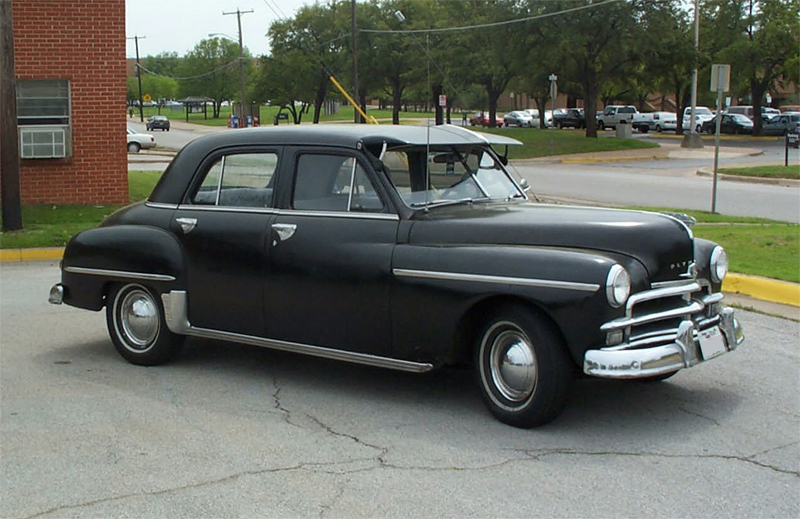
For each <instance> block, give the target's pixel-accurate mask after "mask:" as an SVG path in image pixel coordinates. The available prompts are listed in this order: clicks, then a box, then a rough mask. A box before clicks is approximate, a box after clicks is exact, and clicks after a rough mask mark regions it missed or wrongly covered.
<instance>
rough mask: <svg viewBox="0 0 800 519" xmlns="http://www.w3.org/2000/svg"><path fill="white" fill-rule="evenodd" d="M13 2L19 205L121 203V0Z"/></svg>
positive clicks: (124, 191)
mask: <svg viewBox="0 0 800 519" xmlns="http://www.w3.org/2000/svg"><path fill="white" fill-rule="evenodd" d="M12 7H13V11H12V12H13V22H14V66H15V73H16V80H17V124H18V125H19V140H20V159H21V166H20V191H21V193H20V194H21V199H22V203H23V204H35V203H51V204H112V203H113V204H119V203H127V201H128V175H127V171H128V169H127V167H128V163H127V151H126V134H125V131H126V122H125V96H126V93H125V92H126V90H125V0H13V3H12Z"/></svg>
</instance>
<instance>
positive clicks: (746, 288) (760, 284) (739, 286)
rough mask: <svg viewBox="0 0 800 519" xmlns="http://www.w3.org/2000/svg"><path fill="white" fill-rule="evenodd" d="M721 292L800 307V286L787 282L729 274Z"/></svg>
mask: <svg viewBox="0 0 800 519" xmlns="http://www.w3.org/2000/svg"><path fill="white" fill-rule="evenodd" d="M722 290H723V291H725V292H733V293H736V294H745V295H748V296H751V297H755V298H756V299H762V300H764V301H771V302H773V303H781V304H784V305H791V306H797V307H800V285H799V284H797V283H790V282H788V281H778V280H777V279H770V278H763V277H760V276H745V275H744V274H735V273H730V274H728V275H727V276H726V277H725V281H724V282H723V283H722Z"/></svg>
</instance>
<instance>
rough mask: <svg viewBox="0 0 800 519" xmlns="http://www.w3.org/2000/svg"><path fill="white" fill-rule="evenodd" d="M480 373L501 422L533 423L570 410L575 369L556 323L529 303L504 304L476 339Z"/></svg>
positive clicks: (486, 398) (525, 425)
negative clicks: (533, 308) (529, 306)
mask: <svg viewBox="0 0 800 519" xmlns="http://www.w3.org/2000/svg"><path fill="white" fill-rule="evenodd" d="M474 366H475V374H476V377H477V379H478V383H479V385H480V388H481V394H482V396H483V400H484V402H485V403H486V406H487V407H488V408H489V411H490V412H491V413H492V414H493V415H494V416H495V417H496V418H497V419H498V420H500V421H501V422H504V423H506V424H508V425H513V426H514V427H523V428H530V427H535V426H537V425H543V424H545V423H548V422H550V421H552V420H554V419H555V418H556V417H558V415H559V414H560V413H561V411H562V410H563V409H564V404H565V402H566V398H567V395H568V393H569V388H570V386H571V384H572V379H573V373H572V366H571V359H570V357H569V355H568V354H567V350H566V346H565V345H564V343H563V341H562V340H561V338H560V337H559V335H558V334H557V333H556V332H555V330H554V329H553V327H552V325H551V324H550V323H548V322H547V321H546V320H545V319H543V318H542V317H540V316H538V315H537V314H535V313H534V312H532V311H531V310H530V309H529V308H526V307H523V306H517V305H508V306H504V307H501V308H498V309H497V311H495V312H494V313H493V314H492V315H491V316H490V317H489V318H488V319H487V320H486V321H485V323H484V325H483V326H482V327H481V329H480V332H479V333H478V336H477V338H476V342H475V358H474Z"/></svg>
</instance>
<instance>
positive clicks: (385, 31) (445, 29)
mask: <svg viewBox="0 0 800 519" xmlns="http://www.w3.org/2000/svg"><path fill="white" fill-rule="evenodd" d="M619 1H621V0H605V1H604V2H600V3H599V4H587V5H581V6H578V7H572V8H570V9H565V10H563V11H557V12H554V13H546V14H538V15H535V16H527V17H525V18H517V19H514V20H506V21H504V22H492V23H482V24H478V25H465V26H461V27H442V28H438V29H398V30H392V29H359V31H360V32H369V33H377V34H417V33H427V34H430V33H433V32H452V31H463V30H468V29H485V28H487V27H498V26H501V25H511V24H514V23H522V22H529V21H531V20H541V19H542V18H552V17H554V16H561V15H562V14H569V13H574V12H576V11H583V10H585V9H591V8H594V7H601V6H604V5H607V4H613V3H615V2H619Z"/></svg>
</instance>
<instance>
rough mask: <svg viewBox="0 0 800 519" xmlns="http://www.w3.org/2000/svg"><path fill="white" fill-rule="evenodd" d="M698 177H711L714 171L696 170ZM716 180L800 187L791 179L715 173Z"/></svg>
mask: <svg viewBox="0 0 800 519" xmlns="http://www.w3.org/2000/svg"><path fill="white" fill-rule="evenodd" d="M697 176H699V177H713V176H714V171H712V170H710V169H708V168H700V169H698V170H697ZM717 179H719V180H724V181H726V182H744V183H745V184H769V185H773V186H783V187H800V180H795V179H793V178H764V177H745V176H742V175H725V174H724V173H719V172H717Z"/></svg>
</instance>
